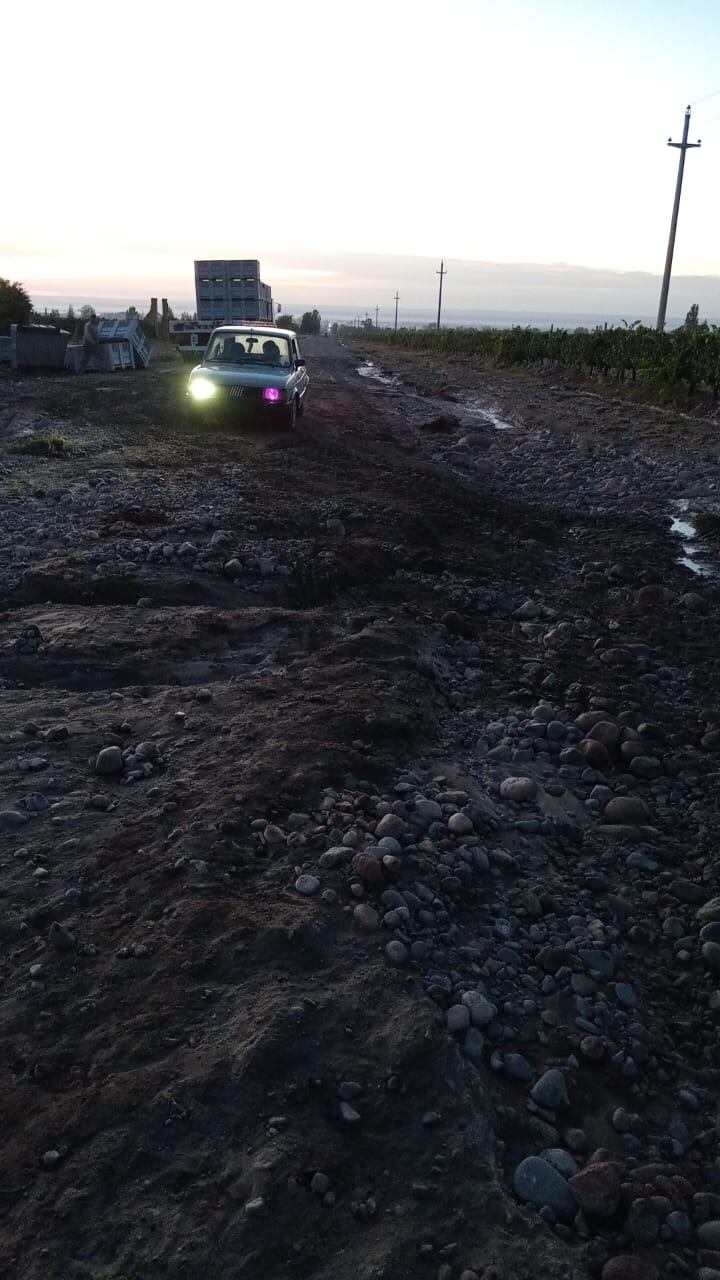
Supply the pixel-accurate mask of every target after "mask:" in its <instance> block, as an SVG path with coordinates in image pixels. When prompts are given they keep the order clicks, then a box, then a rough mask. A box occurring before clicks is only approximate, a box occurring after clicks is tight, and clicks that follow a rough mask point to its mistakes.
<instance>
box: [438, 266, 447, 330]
mask: <svg viewBox="0 0 720 1280" xmlns="http://www.w3.org/2000/svg"><path fill="white" fill-rule="evenodd" d="M435 275H436V276H439V277H440V292H439V294H438V318H437V327H438V329H439V328H440V312H441V310H442V287H443V276H446V275H447V271H446V270H445V262H444V260H443V261H442V262H441V263H440V270H439V271H436V272H435Z"/></svg>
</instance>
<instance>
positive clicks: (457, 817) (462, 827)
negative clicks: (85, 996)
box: [448, 813, 475, 836]
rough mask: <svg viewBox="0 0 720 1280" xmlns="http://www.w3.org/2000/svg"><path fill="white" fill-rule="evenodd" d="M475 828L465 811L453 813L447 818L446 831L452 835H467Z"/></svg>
mask: <svg viewBox="0 0 720 1280" xmlns="http://www.w3.org/2000/svg"><path fill="white" fill-rule="evenodd" d="M474 830H475V828H474V827H473V824H472V821H471V820H470V818H468V816H467V814H466V813H453V814H452V815H451V816H450V817H449V818H448V831H451V832H452V834H453V835H454V836H469V835H470V834H471V833H472V832H473V831H474Z"/></svg>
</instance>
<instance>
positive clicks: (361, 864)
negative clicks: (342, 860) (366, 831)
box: [352, 815, 390, 884]
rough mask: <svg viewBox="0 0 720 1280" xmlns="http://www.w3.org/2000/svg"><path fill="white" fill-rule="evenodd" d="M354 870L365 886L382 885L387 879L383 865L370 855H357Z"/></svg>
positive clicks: (353, 861)
mask: <svg viewBox="0 0 720 1280" xmlns="http://www.w3.org/2000/svg"><path fill="white" fill-rule="evenodd" d="M388 816H390V815H388ZM352 869H353V871H354V872H355V875H356V876H359V877H360V879H361V880H363V881H364V882H365V884H382V883H383V880H384V878H385V877H384V875H383V869H382V864H381V863H380V862H378V860H377V858H373V856H372V854H370V853H356V854H355V857H354V858H353V860H352Z"/></svg>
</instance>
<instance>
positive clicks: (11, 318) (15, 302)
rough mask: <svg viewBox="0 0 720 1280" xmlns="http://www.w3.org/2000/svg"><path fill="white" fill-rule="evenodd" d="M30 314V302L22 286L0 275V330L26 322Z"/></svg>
mask: <svg viewBox="0 0 720 1280" xmlns="http://www.w3.org/2000/svg"><path fill="white" fill-rule="evenodd" d="M31 315H32V302H31V301H30V295H29V294H28V293H27V292H26V291H25V289H23V286H22V285H21V284H18V283H17V281H15V283H14V284H11V283H10V281H9V280H5V279H3V277H2V276H0V331H2V330H3V329H7V328H9V326H10V325H11V324H28V323H29V320H30V316H31Z"/></svg>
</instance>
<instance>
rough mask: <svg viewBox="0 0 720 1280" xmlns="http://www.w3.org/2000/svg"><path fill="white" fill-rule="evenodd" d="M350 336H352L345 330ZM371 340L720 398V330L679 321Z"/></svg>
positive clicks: (381, 335)
mask: <svg viewBox="0 0 720 1280" xmlns="http://www.w3.org/2000/svg"><path fill="white" fill-rule="evenodd" d="M348 332H353V331H352V330H349V331H348ZM373 340H374V341H376V342H386V343H388V344H389V345H392V344H396V345H399V346H402V347H406V348H408V349H410V350H413V351H438V352H441V353H446V352H447V353H453V354H458V355H465V356H469V357H473V358H476V359H479V360H481V361H484V362H486V363H488V364H491V365H495V366H497V367H498V368H510V367H512V366H517V365H550V366H557V367H560V368H564V369H569V370H572V371H573V372H575V373H577V374H580V375H582V376H586V377H593V378H597V377H601V378H603V379H606V380H609V381H616V382H633V383H635V382H636V383H639V384H643V385H644V386H646V387H648V388H649V389H650V390H652V391H653V392H655V393H656V394H659V395H661V396H671V395H690V396H693V395H695V394H696V393H705V394H707V393H710V394H711V395H712V396H713V398H714V399H716V400H717V399H719V398H720V328H718V326H717V325H708V324H705V323H703V324H693V323H690V324H687V323H686V324H684V325H682V326H681V327H680V328H679V329H673V330H671V331H670V332H665V333H658V331H657V330H656V329H651V328H648V327H647V326H644V325H642V324H640V322H639V321H635V322H634V323H633V324H630V325H628V324H627V323H625V322H624V323H623V326H622V327H620V326H618V327H612V328H602V329H601V328H597V329H591V330H583V329H576V330H574V331H570V330H567V329H556V328H554V327H553V328H551V329H531V328H521V327H520V326H518V325H516V326H514V327H513V328H511V329H435V328H427V329H400V330H399V331H398V333H397V334H393V333H392V332H391V331H389V330H375V329H373Z"/></svg>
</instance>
